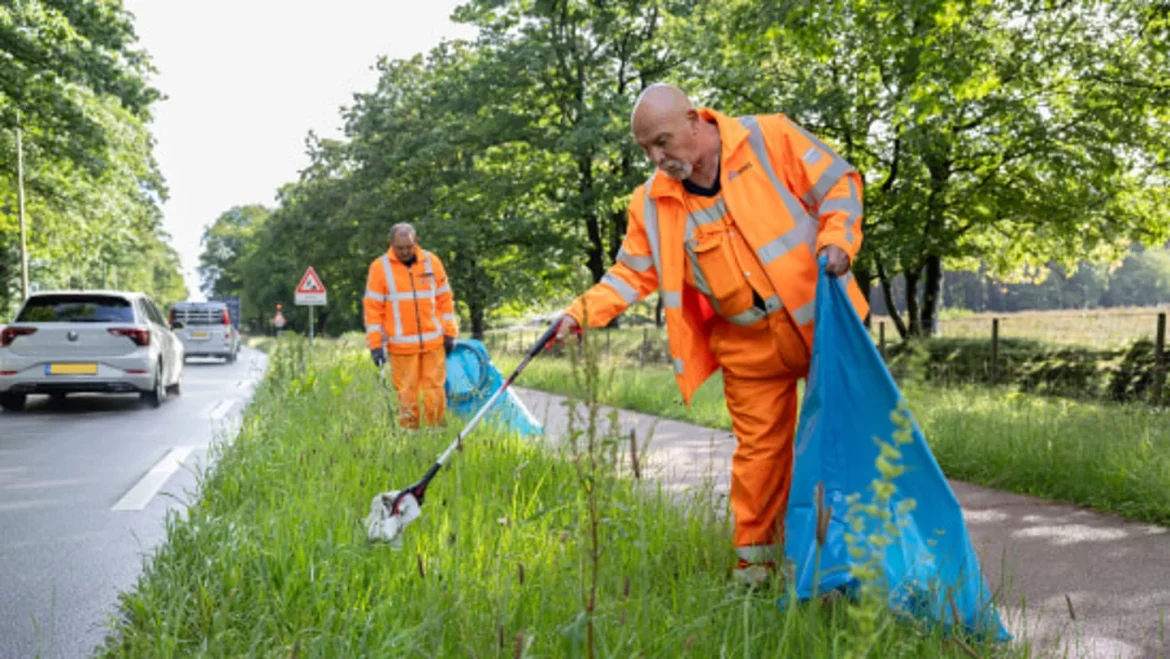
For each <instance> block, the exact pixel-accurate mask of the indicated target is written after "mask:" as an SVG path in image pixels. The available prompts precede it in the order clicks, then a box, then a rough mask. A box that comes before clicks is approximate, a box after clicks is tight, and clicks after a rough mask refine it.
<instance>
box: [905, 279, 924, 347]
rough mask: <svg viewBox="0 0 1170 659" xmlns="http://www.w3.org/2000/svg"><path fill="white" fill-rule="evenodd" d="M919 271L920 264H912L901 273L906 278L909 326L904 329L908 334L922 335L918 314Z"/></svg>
mask: <svg viewBox="0 0 1170 659" xmlns="http://www.w3.org/2000/svg"><path fill="white" fill-rule="evenodd" d="M921 273H922V267H921V266H914V267H913V268H912V269H909V270H907V271H905V272H903V273H902V279H904V280H906V317H907V318H909V319H910V326H909V327H907V328H906V330H907V332H908V333H909V335H910V336H922V325H921V324H920V321H921V320H922V319H921V318H920V317H919V315H918V281H919V277H920V275H921Z"/></svg>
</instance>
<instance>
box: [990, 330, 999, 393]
mask: <svg viewBox="0 0 1170 659" xmlns="http://www.w3.org/2000/svg"><path fill="white" fill-rule="evenodd" d="M998 380H999V319H998V318H992V319H991V385H992V386H995V383H996V381H998Z"/></svg>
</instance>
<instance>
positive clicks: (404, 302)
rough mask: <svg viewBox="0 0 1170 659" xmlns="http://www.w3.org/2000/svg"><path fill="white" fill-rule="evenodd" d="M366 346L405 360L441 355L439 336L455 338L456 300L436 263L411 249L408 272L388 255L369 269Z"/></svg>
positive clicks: (434, 258)
mask: <svg viewBox="0 0 1170 659" xmlns="http://www.w3.org/2000/svg"><path fill="white" fill-rule="evenodd" d="M362 307H363V309H364V310H365V317H366V342H367V343H368V344H369V347H370V349H371V350H373V349H375V348H381V347H383V344H385V348H386V351H387V352H389V353H393V354H399V355H406V354H417V353H420V352H430V351H432V350H436V349H441V348H442V346H443V336H444V335H446V336H450V337H451V338H457V337H458V336H459V328H458V326H457V324H456V318H455V298H454V297H453V296H452V295H451V286H450V284H449V283H448V282H447V271H446V269H444V268H443V262H442V261H440V260H439V257H437V256H435V255H434V254H431V253H430V252H428V251H426V250H423V249H418V248H415V260H414V264H413V265H411V266H410V267H407V266H406V264H404V263H403V262H402V261H399V260H398V258H397V257H396V256H394V251H393V250H388V251H387V252H386V253H385V254H383V255H382V256H380V257H379V258H377V259H375V260H374V261H373V262H372V263H370V269H369V274H368V276H367V278H366V295H365V298H364V299H363V300H362Z"/></svg>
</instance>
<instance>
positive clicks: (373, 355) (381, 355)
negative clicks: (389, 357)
mask: <svg viewBox="0 0 1170 659" xmlns="http://www.w3.org/2000/svg"><path fill="white" fill-rule="evenodd" d="M370 359H373V360H374V366H377V367H379V368H381V367H382V364H385V363H386V351H385V350H383V349H382V348H374V349H373V350H370Z"/></svg>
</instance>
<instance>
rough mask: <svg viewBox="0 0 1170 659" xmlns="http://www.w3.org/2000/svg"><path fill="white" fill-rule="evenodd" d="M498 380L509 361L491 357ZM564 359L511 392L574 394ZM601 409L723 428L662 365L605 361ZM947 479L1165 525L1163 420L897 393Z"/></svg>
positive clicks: (1007, 395)
mask: <svg viewBox="0 0 1170 659" xmlns="http://www.w3.org/2000/svg"><path fill="white" fill-rule="evenodd" d="M494 360H495V362H496V365H497V367H499V368H500V369H501V370H503V371H504V372H505V373H506V372H509V371H510V370H511V369H512V368H514V367H515V364H516V363H517V362H518V359H516V358H514V357H509V356H501V357H498V358H494ZM571 369H572V366H571V364H570V363H569V360H567V359H563V358H562V359H555V358H548V357H542V358H541V359H538V360H534V361H533V362H532V363H531V364H530V365H529V366H528V368H527V369H526V370H525V371H524V373H523V375H521V377H520V379H519V380H517V386H523V387H530V388H533V389H540V390H544V391H549V392H553V393H559V394H570V395H579V392H577V391H574V385H573V377H572V370H571ZM605 370H606V372H607V374H608V377H611V378H612V385H611V386H610V387H609V389H608V391H607V392H606V393H605V395H604V401H605V402H606V403H608V404H611V405H614V406H617V407H621V408H625V409H630V410H635V411H639V412H645V413H647V414H655V415H658V416H662V417H666V418H671V419H676V420H681V421H688V422H690V423H695V424H699V425H703V426H708V427H713V428H726V429H730V427H731V419H730V418H729V416H728V414H727V408H726V407H725V404H724V400H723V389H722V387H723V384H722V380H721V378H720V377H719V375H718V374H716V375H715V376H713V377H712V378H711V379H710V380H709V381H708V382H707V383H706V384H704V385H703V387H702V389H700V390H699V392H698V393H697V395H696V396H695V398H694V399H693V400H692V406H691V408H690V409H688V408H686V407H685V406H684V405H683V403H682V397H681V396H680V395H679V393H678V388H677V386H676V385H675V381H674V377H673V375H672V373H671V372H670V371H669V369H668V368H667V367H665V366H659V365H653V366H646V367H644V368H637V369H631V368H629V367H628V364H626V363H622V362H611V363H610V365H609V366H608V367H607V368H606V369H605ZM902 391H903V394H904V395H905V396H906V398H907V400H908V402H909V403H910V407H911V410H912V412H913V413H914V415H915V417H916V418H917V420H918V422H919V424H920V425H921V426H922V429H923V433H924V434H925V436H926V438H927V441H928V442H929V443H930V445H931V448H932V450H933V452H934V454H935V456H936V458H937V459H938V461H939V464H940V466H941V467H942V469H943V471H944V472H945V473H946V474H947V476H948V477H951V478H956V479H959V480H965V481H969V482H973V483H979V484H982V485H986V486H988V487H993V488H997V489H1002V490H1006V491H1013V492H1019V493H1022V494H1031V495H1035V496H1041V497H1046V498H1050V499H1055V500H1059V501H1067V502H1070V503H1075V504H1081V505H1085V506H1091V507H1093V508H1096V509H1099V510H1104V511H1110V512H1115V513H1118V514H1121V515H1125V516H1127V517H1130V518H1132V519H1136V520H1141V521H1147V522H1154V523H1158V524H1164V525H1170V489H1167V487H1166V485H1167V484H1168V483H1170V412H1166V411H1161V412H1159V411H1153V410H1151V409H1150V408H1148V407H1146V406H1144V405H1142V404H1133V405H1112V404H1104V403H1092V402H1077V401H1070V400H1064V399H1055V398H1046V397H1041V396H1033V395H1025V394H1020V393H1018V392H1015V391H1012V390H1009V389H1006V388H998V389H989V388H987V387H980V386H965V387H955V388H941V387H930V386H925V385H921V384H914V383H906V384H904V385H903V387H902Z"/></svg>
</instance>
